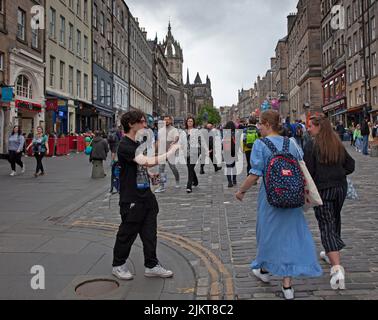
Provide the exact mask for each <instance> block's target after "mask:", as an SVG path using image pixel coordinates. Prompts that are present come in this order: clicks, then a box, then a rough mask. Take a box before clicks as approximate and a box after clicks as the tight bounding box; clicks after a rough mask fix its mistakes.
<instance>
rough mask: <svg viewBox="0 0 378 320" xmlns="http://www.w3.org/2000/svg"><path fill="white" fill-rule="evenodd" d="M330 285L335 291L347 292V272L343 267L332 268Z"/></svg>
mask: <svg viewBox="0 0 378 320" xmlns="http://www.w3.org/2000/svg"><path fill="white" fill-rule="evenodd" d="M330 284H331V288H332V289H333V290H337V289H340V290H345V270H344V268H343V267H342V266H334V267H332V269H331V281H330Z"/></svg>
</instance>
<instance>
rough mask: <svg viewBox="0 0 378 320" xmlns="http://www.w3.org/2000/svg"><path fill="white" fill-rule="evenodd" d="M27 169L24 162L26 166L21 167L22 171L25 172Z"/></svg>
mask: <svg viewBox="0 0 378 320" xmlns="http://www.w3.org/2000/svg"><path fill="white" fill-rule="evenodd" d="M25 170H26V168H25V164H24V166H23V167H22V169H21V173H25Z"/></svg>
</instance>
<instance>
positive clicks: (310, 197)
mask: <svg viewBox="0 0 378 320" xmlns="http://www.w3.org/2000/svg"><path fill="white" fill-rule="evenodd" d="M290 140H291V141H292V142H293V144H294V145H295V146H296V148H297V150H298V153H299V154H300V155H301V159H300V160H298V162H299V165H300V166H301V169H302V173H303V177H304V179H305V205H304V207H303V209H304V211H307V210H309V209H311V208H314V207H318V206H322V205H323V200H322V198H321V197H320V194H319V191H318V188H317V187H316V184H315V182H314V179H312V176H311V174H310V172H309V171H308V169H307V166H306V162H305V161H304V160H303V156H302V155H303V153H302V151H301V150H300V149H299V146H298V144H297V143H296V141H295V139H293V138H291V139H290Z"/></svg>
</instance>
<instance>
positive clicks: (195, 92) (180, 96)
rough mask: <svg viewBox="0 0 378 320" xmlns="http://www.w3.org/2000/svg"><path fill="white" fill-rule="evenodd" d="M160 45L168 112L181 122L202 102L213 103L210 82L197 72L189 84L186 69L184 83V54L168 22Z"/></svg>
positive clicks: (198, 107)
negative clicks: (194, 78)
mask: <svg viewBox="0 0 378 320" xmlns="http://www.w3.org/2000/svg"><path fill="white" fill-rule="evenodd" d="M160 45H161V48H162V51H163V52H164V55H165V57H166V58H167V61H168V70H167V71H168V74H169V76H168V92H167V93H168V114H169V115H172V116H173V117H174V118H175V122H176V124H183V123H184V121H185V119H186V118H187V117H188V116H189V115H192V116H196V115H197V114H198V112H199V111H200V108H201V107H202V106H203V105H204V104H210V105H213V98H212V93H211V82H210V79H209V77H207V79H206V83H204V84H203V83H202V80H201V78H200V76H199V74H197V78H196V80H195V82H194V84H190V79H189V70H188V74H187V79H186V84H184V82H183V64H184V54H183V50H182V48H181V46H180V43H179V42H178V41H176V40H175V38H174V37H173V35H172V27H171V23H170V22H169V24H168V34H167V36H166V37H165V40H164V42H163V43H162V44H160Z"/></svg>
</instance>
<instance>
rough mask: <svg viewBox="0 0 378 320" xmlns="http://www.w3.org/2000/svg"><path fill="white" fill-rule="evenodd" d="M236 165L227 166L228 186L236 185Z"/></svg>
mask: <svg viewBox="0 0 378 320" xmlns="http://www.w3.org/2000/svg"><path fill="white" fill-rule="evenodd" d="M235 165H236V163H235V162H234V163H232V164H227V165H226V167H227V180H228V183H229V184H232V183H233V184H236V167H235Z"/></svg>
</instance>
